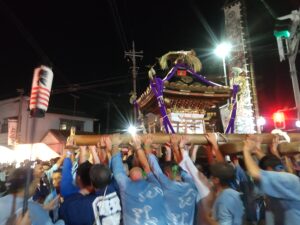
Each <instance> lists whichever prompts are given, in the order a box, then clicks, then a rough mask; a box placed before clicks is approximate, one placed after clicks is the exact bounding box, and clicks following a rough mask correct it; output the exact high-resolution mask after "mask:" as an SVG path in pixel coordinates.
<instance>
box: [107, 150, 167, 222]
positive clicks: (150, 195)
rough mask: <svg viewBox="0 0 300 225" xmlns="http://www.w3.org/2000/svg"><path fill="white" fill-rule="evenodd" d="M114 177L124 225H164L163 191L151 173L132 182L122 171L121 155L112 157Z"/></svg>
mask: <svg viewBox="0 0 300 225" xmlns="http://www.w3.org/2000/svg"><path fill="white" fill-rule="evenodd" d="M112 168H113V174H114V177H115V179H116V181H117V183H118V185H119V188H120V194H121V201H122V211H123V221H124V224H125V225H135V224H156V225H165V224H166V222H165V213H164V212H165V211H164V207H163V201H164V198H163V191H162V189H161V187H160V184H159V183H158V181H157V180H156V178H155V177H154V175H153V174H152V173H148V174H147V178H146V179H139V180H136V181H132V180H131V179H129V178H128V177H127V175H126V173H125V171H124V168H123V164H122V159H121V154H120V153H118V154H115V155H114V156H113V157H112Z"/></svg>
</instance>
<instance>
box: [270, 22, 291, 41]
mask: <svg viewBox="0 0 300 225" xmlns="http://www.w3.org/2000/svg"><path fill="white" fill-rule="evenodd" d="M291 26H292V21H290V20H277V22H276V24H275V29H274V36H275V37H276V38H290V36H291V33H290V30H291Z"/></svg>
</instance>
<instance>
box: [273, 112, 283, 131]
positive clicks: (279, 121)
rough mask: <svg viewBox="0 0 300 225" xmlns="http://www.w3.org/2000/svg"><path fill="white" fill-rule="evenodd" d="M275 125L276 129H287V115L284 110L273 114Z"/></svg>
mask: <svg viewBox="0 0 300 225" xmlns="http://www.w3.org/2000/svg"><path fill="white" fill-rule="evenodd" d="M273 122H274V127H275V128H276V129H285V115H284V113H283V112H276V113H274V114H273Z"/></svg>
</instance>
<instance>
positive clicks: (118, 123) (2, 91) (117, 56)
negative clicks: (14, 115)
mask: <svg viewBox="0 0 300 225" xmlns="http://www.w3.org/2000/svg"><path fill="white" fill-rule="evenodd" d="M263 2H266V3H267V4H268V6H269V7H270V8H267V7H266V6H265V5H264V4H263ZM0 3H1V4H0V29H1V34H0V75H1V85H0V98H1V99H4V98H8V97H13V96H17V95H18V93H17V91H16V89H17V88H23V89H24V90H25V93H26V94H28V95H29V93H30V88H31V82H32V75H33V69H34V67H35V66H37V65H39V64H41V63H48V64H50V65H51V66H52V68H53V72H54V81H53V86H52V89H53V90H66V89H67V87H69V86H70V85H73V84H78V85H79V86H80V87H83V86H87V87H88V86H89V85H97V86H98V87H97V88H89V89H87V90H82V91H77V92H72V93H69V92H67V91H65V92H64V93H61V94H57V95H52V96H51V100H50V109H49V110H50V111H62V109H67V110H68V112H70V113H74V112H75V113H76V114H79V115H83V112H84V113H85V114H86V115H90V116H92V117H94V118H97V119H99V121H100V123H101V128H102V130H103V131H104V130H106V128H107V127H108V128H109V130H110V131H113V130H114V129H115V128H121V127H125V126H127V125H126V123H128V121H129V120H130V115H131V112H130V110H129V109H131V106H130V104H129V92H130V91H131V90H132V80H131V69H130V66H131V62H130V61H128V60H126V59H125V58H124V51H128V50H130V49H131V43H132V40H134V41H135V45H136V50H138V51H139V50H143V52H144V57H143V59H142V60H138V66H139V71H138V82H137V86H138V94H140V93H141V92H142V91H143V90H144V89H145V87H146V86H147V85H148V78H147V70H148V68H147V67H146V66H147V65H150V64H154V63H155V60H156V57H160V56H161V55H163V54H164V53H166V52H168V51H172V50H190V49H194V50H195V51H196V53H197V55H198V56H199V58H200V59H201V61H202V63H203V70H202V71H201V74H202V75H205V76H206V77H208V78H209V79H214V80H220V81H221V76H222V74H223V70H222V69H223V68H222V62H221V60H220V59H218V58H216V57H215V56H214V55H213V53H212V52H213V50H214V48H215V46H216V44H217V42H219V41H220V40H221V39H222V36H223V33H224V32H223V29H224V13H223V6H224V3H225V1H224V0H211V1H200V0H198V1H193V0H187V1H178V0H160V1H159V0H152V1H140V0H139V1H138V0H106V1H105V0H98V1H96V0H95V1H92V0H87V1H58V0H51V1H50V0H45V1H38V0H27V1H17V0H9V1H8V0H5V1H4V0H0ZM246 3H247V4H246V6H247V14H248V26H249V32H250V40H249V41H250V44H251V47H252V50H253V52H252V54H253V59H254V69H255V76H256V81H257V91H258V99H259V108H260V114H261V115H263V116H266V117H269V118H270V117H271V115H272V113H273V112H274V111H276V110H278V109H282V108H289V107H293V106H294V97H293V90H292V85H291V79H290V76H289V67H288V63H287V62H286V61H285V62H283V63H280V62H279V56H278V52H277V45H276V40H275V37H274V36H273V28H274V24H275V20H274V18H273V17H272V16H271V14H272V13H273V14H274V15H275V16H276V17H279V16H283V15H286V14H289V13H290V12H291V10H296V9H298V8H299V6H300V1H299V0H276V1H275V0H264V1H263V0H247V1H246ZM297 67H298V70H299V59H298V60H297ZM100 84H101V86H100ZM74 96H75V97H74ZM74 99H76V102H75V101H74ZM74 103H75V104H76V106H75V107H74ZM108 105H109V108H108ZM108 109H109V111H108ZM0 113H1V112H0ZM108 115H109V120H107V119H108Z"/></svg>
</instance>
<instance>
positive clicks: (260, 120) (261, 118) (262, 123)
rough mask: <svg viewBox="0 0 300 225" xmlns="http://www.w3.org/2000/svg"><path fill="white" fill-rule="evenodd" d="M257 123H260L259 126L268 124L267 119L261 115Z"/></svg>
mask: <svg viewBox="0 0 300 225" xmlns="http://www.w3.org/2000/svg"><path fill="white" fill-rule="evenodd" d="M257 124H258V126H264V125H265V124H266V119H265V118H264V117H262V116H260V117H259V118H258V119H257Z"/></svg>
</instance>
